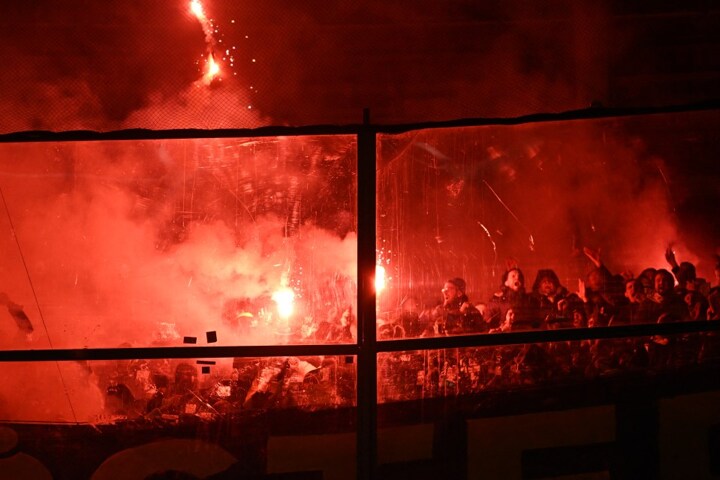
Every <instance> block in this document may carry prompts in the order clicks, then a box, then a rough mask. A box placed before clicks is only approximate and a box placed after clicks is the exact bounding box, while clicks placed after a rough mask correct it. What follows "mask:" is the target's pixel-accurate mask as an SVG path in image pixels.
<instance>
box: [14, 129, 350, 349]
mask: <svg viewBox="0 0 720 480" xmlns="http://www.w3.org/2000/svg"><path fill="white" fill-rule="evenodd" d="M356 157H357V154H356V139H355V137H354V136H343V135H334V136H309V137H308V136H303V137H272V138H242V139H227V138H226V139H194V140H134V141H101V142H54V143H42V142H40V143H21V144H2V145H0V192H1V193H2V203H1V204H0V233H1V234H2V235H1V236H0V248H1V249H2V250H1V251H2V255H0V305H1V306H2V307H3V308H2V310H3V312H2V313H1V315H2V322H0V348H3V349H25V348H85V347H91V348H92V347H119V346H125V347H128V346H132V347H149V346H177V345H184V344H200V345H260V344H262V345H273V344H288V343H337V342H342V343H353V342H354V341H355V335H356V334H355V332H356V328H357V325H356V321H355V318H356V307H355V304H356V295H357V294H356V284H357V282H356V265H357V235H356V231H357V222H356V192H357V185H356V177H357V175H356V171H357V165H356V164H357V158H356ZM4 307H7V309H6V308H4Z"/></svg>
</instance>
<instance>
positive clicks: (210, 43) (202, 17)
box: [190, 0, 220, 85]
mask: <svg viewBox="0 0 720 480" xmlns="http://www.w3.org/2000/svg"><path fill="white" fill-rule="evenodd" d="M190 11H191V12H192V14H193V15H194V16H195V18H197V20H198V22H200V26H201V27H202V29H203V33H204V34H205V44H206V49H207V62H206V64H205V73H204V74H203V83H204V84H205V85H210V83H211V82H212V81H213V80H214V79H215V78H216V77H217V76H218V75H219V74H220V65H218V63H217V62H216V61H215V53H214V52H215V43H216V42H215V37H214V32H215V31H217V29H215V28H214V27H213V25H212V21H211V20H210V19H208V18H207V15H206V14H205V9H204V8H203V6H202V3H200V0H192V1H191V2H190Z"/></svg>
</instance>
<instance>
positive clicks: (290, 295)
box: [272, 287, 295, 319]
mask: <svg viewBox="0 0 720 480" xmlns="http://www.w3.org/2000/svg"><path fill="white" fill-rule="evenodd" d="M272 299H273V301H274V302H275V303H276V304H277V309H278V315H280V318H283V319H287V318H288V317H290V315H292V314H293V304H294V301H295V292H293V291H292V289H290V288H287V287H285V288H281V289H279V290H277V291H276V292H275V293H273V294H272Z"/></svg>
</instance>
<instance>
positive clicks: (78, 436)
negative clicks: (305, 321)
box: [0, 356, 357, 478]
mask: <svg viewBox="0 0 720 480" xmlns="http://www.w3.org/2000/svg"><path fill="white" fill-rule="evenodd" d="M3 371H4V374H3V381H2V384H1V385H0V398H1V399H2V402H0V435H1V438H2V440H3V441H2V443H0V452H2V454H3V455H7V457H12V456H15V457H14V458H15V461H16V462H19V463H22V462H23V461H26V460H27V459H28V458H30V457H33V458H34V461H33V462H31V463H34V466H35V467H37V466H38V462H39V463H40V464H41V465H42V466H43V468H44V469H45V470H47V471H48V472H50V473H51V476H45V477H38V476H33V477H26V476H24V475H23V476H21V478H117V474H118V472H125V474H126V475H127V476H128V478H148V477H149V476H150V475H151V474H158V472H162V471H167V470H177V471H179V472H184V473H192V474H194V475H202V476H203V477H204V478H206V477H207V476H209V475H211V474H212V475H214V474H220V473H221V472H224V475H226V476H228V475H233V476H235V475H239V474H240V473H243V474H250V473H252V474H257V475H261V474H266V473H280V472H298V471H308V470H310V471H333V469H341V470H342V469H345V470H342V471H343V472H345V473H344V474H343V475H340V476H339V477H338V476H337V474H336V477H335V478H348V477H351V476H352V475H353V472H354V469H355V466H354V458H355V437H356V432H355V427H354V425H355V422H354V419H355V418H356V416H357V412H356V409H355V405H356V389H355V385H356V375H357V361H356V357H354V356H340V357H334V356H333V357H330V356H325V357H310V356H308V357H275V358H273V357H265V358H204V359H154V360H144V359H128V360H116V361H89V362H20V363H7V364H4V365H3ZM303 449H305V450H303ZM7 457H6V458H7ZM337 458H342V459H343V461H342V462H339V463H338V461H337ZM348 472H349V473H348Z"/></svg>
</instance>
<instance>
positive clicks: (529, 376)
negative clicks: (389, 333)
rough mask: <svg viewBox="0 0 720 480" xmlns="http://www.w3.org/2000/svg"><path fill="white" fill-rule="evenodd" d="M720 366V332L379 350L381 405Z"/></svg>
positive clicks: (647, 377) (640, 376) (632, 377)
mask: <svg viewBox="0 0 720 480" xmlns="http://www.w3.org/2000/svg"><path fill="white" fill-rule="evenodd" d="M718 366H720V335H718V334H717V333H715V332H710V333H693V334H682V335H667V336H660V335H656V336H653V337H634V338H619V339H599V340H578V341H562V342H549V343H530V344H522V345H505V346H498V347H467V348H454V349H442V350H425V351H405V352H392V353H381V354H379V355H378V399H379V401H380V402H383V403H387V402H401V401H415V400H421V399H427V398H436V397H452V396H460V395H470V396H471V395H475V394H480V393H483V392H506V391H515V390H518V389H524V388H529V389H534V388H538V387H554V386H561V385H583V384H585V383H588V382H592V381H594V380H596V379H599V378H603V379H607V380H608V381H613V380H618V381H624V380H632V379H640V378H643V379H646V380H647V379H651V378H654V376H655V375H658V374H667V373H677V372H684V373H688V372H693V371H698V372H702V371H703V369H704V368H709V367H713V368H717V367H718Z"/></svg>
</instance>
